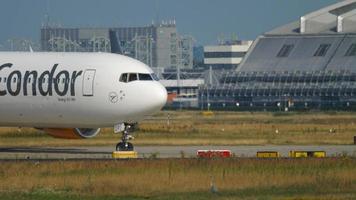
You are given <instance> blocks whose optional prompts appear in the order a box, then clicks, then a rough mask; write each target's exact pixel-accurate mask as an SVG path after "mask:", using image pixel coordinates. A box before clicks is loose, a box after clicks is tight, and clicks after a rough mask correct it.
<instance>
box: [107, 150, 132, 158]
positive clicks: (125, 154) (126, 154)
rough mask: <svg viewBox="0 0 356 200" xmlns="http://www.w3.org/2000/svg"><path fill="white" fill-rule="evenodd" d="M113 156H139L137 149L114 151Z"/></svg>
mask: <svg viewBox="0 0 356 200" xmlns="http://www.w3.org/2000/svg"><path fill="white" fill-rule="evenodd" d="M112 157H113V158H115V159H128V158H137V151H114V152H112Z"/></svg>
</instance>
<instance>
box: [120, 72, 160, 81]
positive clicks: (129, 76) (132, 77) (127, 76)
mask: <svg viewBox="0 0 356 200" xmlns="http://www.w3.org/2000/svg"><path fill="white" fill-rule="evenodd" d="M137 80H140V81H153V80H155V81H158V80H159V79H158V77H157V76H156V75H155V74H142V73H123V74H121V76H120V82H124V83H127V82H132V81H137Z"/></svg>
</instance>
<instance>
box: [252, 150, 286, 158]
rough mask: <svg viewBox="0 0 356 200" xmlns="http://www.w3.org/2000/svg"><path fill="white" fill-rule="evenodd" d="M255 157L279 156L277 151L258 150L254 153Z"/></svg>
mask: <svg viewBox="0 0 356 200" xmlns="http://www.w3.org/2000/svg"><path fill="white" fill-rule="evenodd" d="M256 157H257V158H278V157H280V155H279V152H277V151H258V152H257V154H256Z"/></svg>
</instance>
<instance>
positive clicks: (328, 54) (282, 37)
mask: <svg viewBox="0 0 356 200" xmlns="http://www.w3.org/2000/svg"><path fill="white" fill-rule="evenodd" d="M199 102H200V105H199V106H200V107H201V108H204V109H205V108H208V107H210V108H216V109H244V110H265V109H272V110H298V109H345V110H349V109H356V0H346V1H342V2H338V3H336V4H333V5H330V6H328V7H325V8H322V9H320V10H317V11H314V12H312V13H309V14H306V15H304V16H302V17H300V19H299V20H297V21H295V22H292V23H289V24H286V25H283V26H281V27H278V28H276V29H274V30H271V31H268V32H266V33H264V34H263V35H261V36H259V37H258V38H257V40H256V41H254V43H253V44H252V45H251V47H250V49H249V51H248V52H247V54H246V56H245V57H244V59H243V60H242V61H241V63H240V65H239V66H238V68H237V69H236V70H234V71H230V72H227V73H225V74H223V75H222V76H221V77H220V78H219V84H217V85H213V86H209V85H204V86H201V87H200V90H199Z"/></svg>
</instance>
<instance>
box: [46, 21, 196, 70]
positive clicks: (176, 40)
mask: <svg viewBox="0 0 356 200" xmlns="http://www.w3.org/2000/svg"><path fill="white" fill-rule="evenodd" d="M112 40H115V41H112ZM113 43H114V44H117V46H118V48H119V49H120V52H117V53H121V54H124V55H127V56H130V57H133V58H136V59H138V60H140V61H142V62H144V63H146V64H147V65H149V66H151V67H153V68H157V69H161V70H163V69H166V68H177V67H180V68H182V69H191V68H193V38H192V37H191V36H187V35H180V34H179V33H178V32H177V27H176V23H175V21H174V20H171V21H168V22H165V21H163V22H162V23H161V24H159V25H155V24H152V25H148V26H142V27H113V28H63V27H58V26H49V25H44V26H43V27H42V28H41V49H42V51H63V52H66V51H70V52H77V51H78V52H113V50H112V49H111V44H113Z"/></svg>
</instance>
